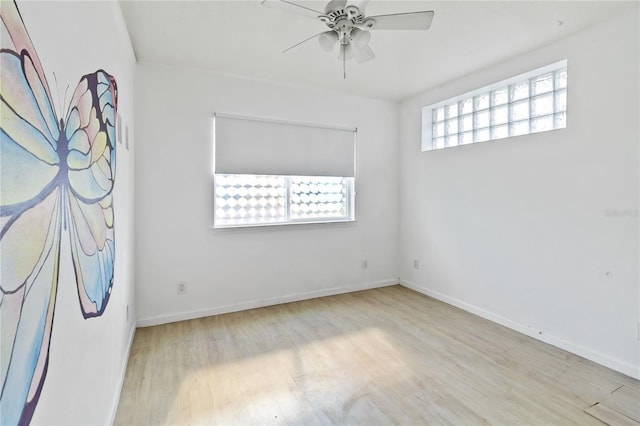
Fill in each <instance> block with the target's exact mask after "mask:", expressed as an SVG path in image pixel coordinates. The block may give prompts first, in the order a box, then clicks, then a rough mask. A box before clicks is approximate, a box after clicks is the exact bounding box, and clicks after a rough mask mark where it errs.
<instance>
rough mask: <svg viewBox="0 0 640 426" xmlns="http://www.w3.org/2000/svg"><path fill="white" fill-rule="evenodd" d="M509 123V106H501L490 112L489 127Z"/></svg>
mask: <svg viewBox="0 0 640 426" xmlns="http://www.w3.org/2000/svg"><path fill="white" fill-rule="evenodd" d="M508 122H509V106H508V105H503V106H501V107H498V108H494V109H492V110H491V125H492V126H495V125H497V124H505V123H508Z"/></svg>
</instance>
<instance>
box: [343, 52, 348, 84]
mask: <svg viewBox="0 0 640 426" xmlns="http://www.w3.org/2000/svg"><path fill="white" fill-rule="evenodd" d="M342 78H343V79H345V80H346V79H347V48H346V46H344V45H342Z"/></svg>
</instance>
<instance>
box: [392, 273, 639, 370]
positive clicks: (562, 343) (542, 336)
mask: <svg viewBox="0 0 640 426" xmlns="http://www.w3.org/2000/svg"><path fill="white" fill-rule="evenodd" d="M400 285H402V286H405V287H407V288H410V289H412V290H415V291H417V292H418V293H422V294H425V295H427V296H430V297H433V298H434V299H438V300H440V301H442V302H444V303H447V304H449V305H452V306H455V307H457V308H460V309H462V310H465V311H467V312H470V313H472V314H474V315H477V316H479V317H482V318H484V319H487V320H489V321H492V322H495V323H498V324H500V325H503V326H505V327H507V328H510V329H512V330H515V331H517V332H519V333H522V334H525V335H527V336H529V337H533V338H534V339H536V340H540V341H542V342H545V343H548V344H550V345H552V346H555V347H557V348H560V349H563V350H565V351H568V352H571V353H573V354H576V355H578V356H581V357H583V358H586V359H588V360H590V361H593V362H595V363H597V364H600V365H603V366H605V367H608V368H611V369H612V370H615V371H618V372H620V373H622V374H625V375H627V376H629V377H633V378H634V379H640V367H639V366H638V365H633V364H631V363H628V362H626V361H622V360H619V359H617V358H613V357H611V356H609V355H606V354H603V353H601V352H598V351H594V350H592V349H590V348H587V347H585V346H582V345H579V344H576V343H573V342H569V341H567V340H564V339H562V338H560V337H556V336H553V335H550V334H547V333H545V332H544V331H542V330H537V329H535V328H533V327H530V326H528V325H525V324H521V323H519V322H516V321H513V320H510V319H509V318H505V317H503V316H501V315H497V314H494V313H492V312H489V311H486V310H484V309H482V308H479V307H477V306H474V305H471V304H469V303H466V302H463V301H462V300H459V299H456V298H453V297H450V296H447V295H445V294H442V293H439V292H437V291H434V290H431V289H429V288H426V287H423V286H420V285H418V284H416V283H413V282H411V281H407V280H404V279H400Z"/></svg>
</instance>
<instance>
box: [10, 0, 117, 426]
mask: <svg viewBox="0 0 640 426" xmlns="http://www.w3.org/2000/svg"><path fill="white" fill-rule="evenodd" d="M0 18H1V19H2V26H1V27H0V31H1V33H0V36H1V43H2V46H1V49H0V73H1V75H0V179H1V180H0V253H1V256H0V289H1V293H0V297H1V299H0V321H1V327H2V328H1V330H0V331H1V333H2V336H1V338H2V341H1V344H2V345H1V353H0V368H1V370H0V374H1V376H0V379H1V383H2V394H1V395H0V424H3V425H10V424H18V423H19V424H27V423H29V422H30V421H31V418H32V416H33V413H34V410H35V407H36V405H37V403H38V399H39V397H40V393H41V392H42V386H43V384H44V380H45V376H46V374H47V367H48V363H49V345H50V340H51V335H52V327H53V319H54V310H55V304H56V294H57V289H58V278H59V265H60V254H61V247H62V246H61V242H62V238H63V236H64V238H67V237H68V238H69V240H68V241H69V246H70V248H71V259H72V262H73V268H74V271H75V280H76V284H77V291H78V298H79V301H80V308H81V311H82V314H83V316H84V318H90V317H96V316H100V315H102V313H103V312H104V309H105V307H106V306H107V303H108V301H109V296H110V294H111V287H112V285H113V265H114V255H115V242H114V214H113V203H112V190H113V183H114V177H115V119H116V115H117V113H116V108H117V86H116V80H115V79H114V78H113V77H112V76H111V75H109V74H107V73H106V72H105V71H103V70H98V71H96V72H95V73H93V74H88V75H85V76H83V77H82V78H81V79H80V82H79V83H78V86H77V87H76V89H75V91H74V93H73V96H72V98H71V101H70V104H69V106H68V108H67V113H66V115H65V118H64V120H62V119H58V115H57V114H56V111H55V109H54V107H53V102H52V96H51V91H50V89H49V86H48V84H47V80H46V77H45V74H44V71H43V68H42V65H41V63H40V60H39V59H38V56H37V54H36V51H35V49H34V47H33V44H32V42H31V39H30V37H29V35H28V33H27V30H26V28H25V25H24V22H23V20H22V17H21V16H20V12H19V11H18V7H17V5H16V4H15V3H14V2H7V1H2V2H0ZM65 247H66V245H65Z"/></svg>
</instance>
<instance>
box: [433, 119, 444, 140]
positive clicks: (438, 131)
mask: <svg viewBox="0 0 640 426" xmlns="http://www.w3.org/2000/svg"><path fill="white" fill-rule="evenodd" d="M440 136H444V123H442V122H441V123H433V137H434V138H438V137H440Z"/></svg>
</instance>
